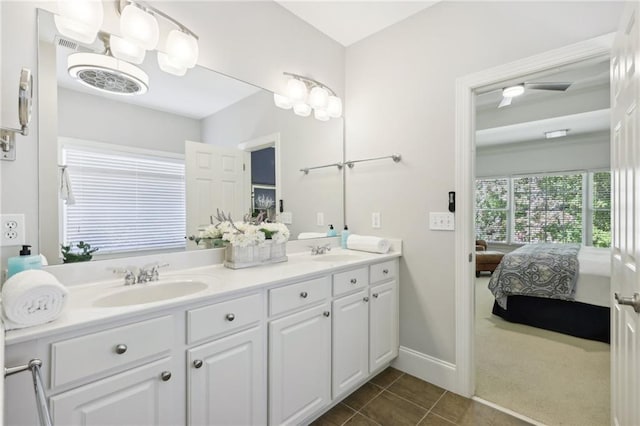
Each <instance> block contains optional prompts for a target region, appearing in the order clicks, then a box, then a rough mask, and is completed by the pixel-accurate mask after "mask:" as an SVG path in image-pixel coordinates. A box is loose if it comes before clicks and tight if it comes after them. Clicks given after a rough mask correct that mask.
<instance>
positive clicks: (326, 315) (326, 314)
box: [322, 311, 331, 317]
mask: <svg viewBox="0 0 640 426" xmlns="http://www.w3.org/2000/svg"><path fill="white" fill-rule="evenodd" d="M322 315H324V316H325V317H328V316H329V315H331V312H329V311H324V312H323V313H322Z"/></svg>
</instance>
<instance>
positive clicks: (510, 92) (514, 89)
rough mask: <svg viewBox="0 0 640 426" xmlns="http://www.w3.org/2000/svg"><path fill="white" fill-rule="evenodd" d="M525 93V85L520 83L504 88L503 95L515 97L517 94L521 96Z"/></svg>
mask: <svg viewBox="0 0 640 426" xmlns="http://www.w3.org/2000/svg"><path fill="white" fill-rule="evenodd" d="M523 93H524V86H523V85H521V84H518V85H517V86H509V87H505V88H504V89H502V96H504V97H505V98H515V97H516V96H520V95H522V94H523Z"/></svg>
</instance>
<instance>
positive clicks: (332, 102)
mask: <svg viewBox="0 0 640 426" xmlns="http://www.w3.org/2000/svg"><path fill="white" fill-rule="evenodd" d="M327 114H329V117H331V118H338V117H340V116H341V115H342V100H341V99H340V98H339V97H337V96H329V100H328V103H327Z"/></svg>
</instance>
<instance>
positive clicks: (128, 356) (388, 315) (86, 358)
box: [5, 249, 400, 425]
mask: <svg viewBox="0 0 640 426" xmlns="http://www.w3.org/2000/svg"><path fill="white" fill-rule="evenodd" d="M399 256H400V252H399V251H396V252H391V253H389V254H385V255H381V254H370V253H363V252H353V251H349V250H340V249H337V250H334V251H332V252H330V253H329V254H326V255H319V256H311V255H309V254H306V253H305V254H294V255H290V256H289V262H286V263H283V264H277V265H268V266H263V267H258V268H250V269H245V270H238V271H232V270H229V269H225V268H223V267H221V266H220V265H215V266H207V267H200V268H193V269H188V270H183V271H173V272H171V273H166V274H163V275H162V276H161V278H160V281H158V282H155V283H151V284H137V285H134V286H127V287H125V286H124V285H123V284H122V282H121V281H120V280H119V281H117V282H115V281H111V282H102V283H94V284H87V285H78V286H72V287H70V300H69V305H68V307H67V309H66V311H65V313H64V315H63V316H62V317H61V318H59V319H58V320H56V321H54V322H51V323H49V324H45V325H42V326H37V327H31V328H27V329H23V330H14V331H9V332H7V334H6V345H7V347H6V363H7V365H13V364H23V363H25V362H27V361H28V360H29V359H31V358H40V359H42V361H43V363H44V365H43V368H42V374H43V378H44V381H45V387H46V391H47V396H48V397H49V407H50V410H51V416H52V419H53V422H54V424H55V425H72V424H73V425H93V424H122V425H125V424H136V425H231V424H237V425H250V424H253V425H258V424H259V425H263V424H270V425H280V424H304V423H308V422H310V421H312V420H313V419H314V418H316V417H318V416H319V415H321V414H322V413H323V412H324V411H326V410H328V409H329V408H330V407H332V406H333V405H335V404H336V403H337V402H339V401H340V400H341V399H343V398H344V397H346V396H347V395H348V394H349V393H350V392H352V391H353V390H355V389H357V388H358V386H359V385H361V384H362V383H364V382H365V381H367V380H368V379H369V378H370V377H371V376H373V375H374V374H376V373H377V372H379V371H381V370H382V369H384V368H385V367H386V366H387V365H389V363H390V362H391V361H392V360H393V359H394V358H395V357H396V356H397V354H398V257H399ZM143 286H147V287H146V288H145V287H143ZM153 286H164V287H163V289H162V291H155V290H154V289H153ZM184 289H186V290H184ZM146 290H151V291H150V292H147V291H146ZM130 292H137V293H130ZM162 295H164V296H162ZM167 295H171V297H170V298H166V299H163V298H164V297H169V296H167ZM149 300H151V301H149ZM5 395H6V396H5V402H6V405H5V407H6V409H5V411H6V413H5V420H6V422H7V423H6V424H8V425H34V424H37V415H36V409H35V399H34V395H33V388H32V384H31V381H30V377H28V376H27V375H15V376H12V377H8V378H7V381H6V394H5Z"/></svg>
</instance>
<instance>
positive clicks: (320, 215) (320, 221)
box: [316, 213, 324, 226]
mask: <svg viewBox="0 0 640 426" xmlns="http://www.w3.org/2000/svg"><path fill="white" fill-rule="evenodd" d="M316 225H318V226H324V213H316Z"/></svg>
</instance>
